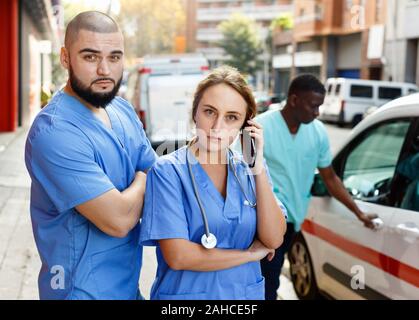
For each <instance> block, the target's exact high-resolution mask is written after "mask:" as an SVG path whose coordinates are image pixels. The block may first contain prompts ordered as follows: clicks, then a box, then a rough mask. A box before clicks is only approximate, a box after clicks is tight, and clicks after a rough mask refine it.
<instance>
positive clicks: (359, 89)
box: [351, 84, 372, 98]
mask: <svg viewBox="0 0 419 320" xmlns="http://www.w3.org/2000/svg"><path fill="white" fill-rule="evenodd" d="M351 96H352V97H355V98H372V86H364V85H357V84H353V85H351Z"/></svg>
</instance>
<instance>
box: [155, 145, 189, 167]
mask: <svg viewBox="0 0 419 320" xmlns="http://www.w3.org/2000/svg"><path fill="white" fill-rule="evenodd" d="M186 152H187V147H186V146H184V147H181V148H179V149H177V150H175V151H173V152H171V153H169V154H166V155H163V156H160V157H159V158H158V159H157V160H156V162H155V163H154V165H153V166H152V168H151V170H152V171H154V172H162V171H164V172H170V171H172V172H173V171H177V170H179V168H181V167H183V166H185V165H186Z"/></svg>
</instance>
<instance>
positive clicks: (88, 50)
mask: <svg viewBox="0 0 419 320" xmlns="http://www.w3.org/2000/svg"><path fill="white" fill-rule="evenodd" d="M83 52H89V53H100V50H95V49H90V48H84V49H81V50H80V51H79V53H83Z"/></svg>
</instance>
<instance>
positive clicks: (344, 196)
mask: <svg viewBox="0 0 419 320" xmlns="http://www.w3.org/2000/svg"><path fill="white" fill-rule="evenodd" d="M324 97H325V88H324V86H323V85H322V83H321V82H320V81H319V80H318V79H317V78H316V77H314V76H312V75H301V76H298V77H296V78H295V79H294V80H293V81H292V82H291V85H290V87H289V90H288V98H287V102H286V105H285V107H284V108H283V109H282V110H280V111H278V110H272V111H268V112H265V113H263V114H261V115H259V116H258V117H257V118H256V121H257V122H258V123H260V124H261V125H262V126H263V128H264V136H265V147H264V155H265V159H266V162H267V165H268V167H269V172H270V173H271V176H272V181H273V185H274V192H275V195H276V197H277V198H278V199H279V200H280V201H281V202H282V203H283V204H284V205H285V207H286V209H287V212H288V223H287V232H286V234H285V236H284V242H283V244H282V246H281V247H280V248H278V249H277V250H276V252H275V256H274V258H273V260H272V261H268V260H267V259H263V260H262V261H261V266H262V274H263V276H264V277H265V295H266V299H267V300H276V299H277V293H276V292H277V290H278V288H279V276H280V274H281V269H282V265H283V263H284V255H285V253H287V251H288V249H289V247H290V245H291V242H292V239H293V237H294V235H295V234H296V232H298V231H299V230H300V226H301V224H302V222H303V221H304V218H305V216H306V213H307V207H308V203H309V200H310V189H311V185H312V183H313V179H314V174H315V169H316V168H317V169H318V170H319V172H320V176H321V178H322V179H323V181H324V182H325V185H326V187H327V189H328V191H329V193H330V194H331V195H332V196H333V197H335V198H336V199H337V200H339V201H340V202H342V203H343V204H344V205H345V206H346V207H347V208H349V210H351V211H352V212H353V213H354V214H355V215H356V216H357V218H358V219H359V220H360V221H361V222H362V223H363V224H364V225H365V226H366V227H368V228H374V224H373V222H372V221H371V220H372V219H374V218H376V217H377V216H376V215H366V214H365V213H363V212H362V211H361V210H360V209H359V208H358V206H357V205H356V204H355V202H354V201H353V199H352V198H351V196H350V195H349V193H348V192H347V191H346V189H345V186H344V185H343V183H342V181H341V180H340V178H339V177H338V176H337V175H336V173H335V171H334V170H333V167H332V163H331V162H332V156H331V152H330V146H329V139H328V136H327V131H326V129H325V127H324V125H323V124H322V123H321V122H320V121H318V120H316V118H317V116H318V115H319V107H320V105H322V104H323V101H324Z"/></svg>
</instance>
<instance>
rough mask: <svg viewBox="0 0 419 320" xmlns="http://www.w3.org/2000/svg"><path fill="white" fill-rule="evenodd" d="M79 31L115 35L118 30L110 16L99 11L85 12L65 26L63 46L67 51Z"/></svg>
mask: <svg viewBox="0 0 419 320" xmlns="http://www.w3.org/2000/svg"><path fill="white" fill-rule="evenodd" d="M80 30H87V31H92V32H97V33H115V32H120V29H119V27H118V25H117V23H116V22H115V20H113V19H112V18H111V17H110V16H108V15H107V14H104V13H102V12H99V11H85V12H82V13H79V14H78V15H77V16H75V17H74V18H73V19H72V20H71V21H70V23H69V24H68V26H67V30H66V32H65V39H64V45H65V47H66V48H67V49H69V48H70V45H71V44H72V43H74V42H75V41H76V39H77V35H78V33H79V31H80Z"/></svg>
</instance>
